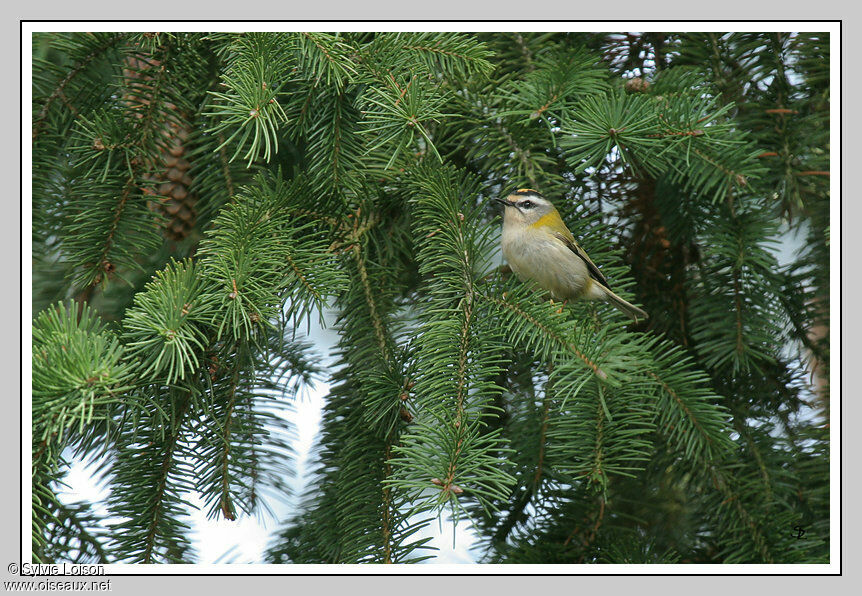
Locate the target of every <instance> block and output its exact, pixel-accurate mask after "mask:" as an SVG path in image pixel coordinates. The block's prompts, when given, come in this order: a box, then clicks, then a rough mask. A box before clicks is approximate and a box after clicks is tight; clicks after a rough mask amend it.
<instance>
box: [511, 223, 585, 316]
mask: <svg viewBox="0 0 862 596" xmlns="http://www.w3.org/2000/svg"><path fill="white" fill-rule="evenodd" d="M501 244H502V248H503V256H504V257H506V261H508V263H509V266H510V267H511V268H512V271H514V272H515V274H517V275H518V277H520V278H521V279H531V280H533V281H535V282H536V283H537V284H539V286H541V287H542V288H543V289H545V290H547V291H549V292H550V293H551V295H552V296H553V297H554V298H556V299H558V300H566V299H573V298H578V297H580V296H581V295H582V294H583V293H584V291H585V290H586V289H587V287H588V285H589V273H588V271H587V266H586V264H585V263H584V262H583V261H582V260H581V259H580V258H579V257H578V256H577V255H575V254H574V253H573V252H572V251H571V250H569V248H568V247H567V246H565V245H564V244H563V243H562V242H561V241H559V240H557V239H556V238H554V237H553V236H551V235H549V234H546V233H545V232H542V231H538V230H534V229H532V228H529V227H526V228H521V229H510V230H506V229H504V230H503V240H502V243H501Z"/></svg>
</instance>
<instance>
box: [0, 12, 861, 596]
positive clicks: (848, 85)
mask: <svg viewBox="0 0 862 596" xmlns="http://www.w3.org/2000/svg"><path fill="white" fill-rule="evenodd" d="M4 4H5V5H4V7H3V9H2V10H3V13H4V14H3V16H4V17H5V18H3V19H2V28H3V35H2V36H0V43H2V44H3V47H4V50H5V51H4V52H3V55H5V56H7V57H12V56H14V57H15V59H14V62H13V60H11V59H10V60H7V61H6V64H7V78H8V79H16V78H17V75H16V73H15V70H16V67H17V65H18V64H20V51H19V49H20V45H19V35H20V29H19V19H29V20H45V19H52V20H54V19H56V20H64V19H131V20H143V19H165V20H167V19H202V18H203V19H207V20H209V19H291V20H297V19H309V20H316V19H331V18H339V19H345V20H349V19H379V20H384V19H420V20H421V19H427V20H432V19H433V20H472V19H476V20H498V19H507V20H508V19H512V20H515V19H549V20H565V19H571V20H588V19H592V20H608V19H620V18H625V19H630V20H633V21H634V20H638V19H698V18H700V19H709V20H728V21H731V20H749V19H758V20H759V19H763V20H792V19H843V20H844V23H843V32H844V35H845V36H848V37H849V36H851V35H854V33H855V32H857V31H858V29H857V28H856V27H854V26H853V25H854V24H858V23H859V21H858V19H855V18H852V19H848V18H847V14H846V13H848V12H850V11H853V14H852V16H853V17H855V16H856V14H855V12H856V10H858V8H850V7H849V3H846V2H844V1H841V0H826V1H823V0H821V1H820V2H818V3H817V4H816V5H812V4H810V3H804V4H803V3H798V5H794V4H791V3H790V2H789V1H788V2H781V3H768V4H766V3H764V4H755V3H752V2H751V1H750V0H747V1H745V0H723V1H722V2H720V3H717V4H716V3H703V4H700V3H698V4H694V3H691V2H683V1H680V0H675V1H673V2H668V1H667V0H661V1H660V2H658V3H657V2H655V1H654V2H646V3H645V2H636V1H634V0H617V1H616V2H614V3H613V5H612V6H610V5H608V4H605V3H583V4H581V3H578V4H575V3H572V2H565V3H564V2H559V3H558V2H557V1H556V0H552V2H551V3H549V4H546V5H540V6H539V7H537V6H536V5H524V4H521V3H516V4H509V5H503V4H502V3H499V2H491V1H489V0H483V1H482V2H477V1H474V2H471V3H469V4H467V3H464V2H463V1H453V0H437V1H435V2H433V3H421V4H406V3H398V4H396V3H395V2H391V1H389V2H377V3H375V4H374V5H373V6H371V7H369V6H368V5H367V3H354V2H350V1H348V0H328V2H326V6H325V7H319V6H315V5H308V4H298V5H297V4H293V3H281V2H279V3H272V4H271V5H267V4H260V3H258V4H255V5H254V7H255V9H257V10H252V11H248V12H247V13H246V14H243V12H244V11H243V7H242V5H227V6H220V5H214V4H213V3H212V2H207V3H204V2H202V1H200V0H195V1H194V2H191V1H189V0H187V1H186V2H183V3H177V2H176V1H175V0H174V1H164V0H148V1H147V2H146V3H144V4H135V3H127V4H123V3H117V2H110V3H109V2H106V1H99V2H92V1H91V2H88V3H87V6H86V7H84V6H81V5H80V4H79V3H70V2H57V1H56V0H42V1H41V2H39V3H38V4H37V5H33V6H32V7H30V8H29V9H27V10H22V9H25V8H26V7H22V6H21V4H17V3H10V4H6V3H4ZM334 5H335V6H334ZM139 7H141V8H143V10H136V9H138V8H139ZM536 8H540V10H538V11H537V10H536ZM846 45H847V44H846V43H844V44H842V50H843V49H845V48H846ZM845 65H846V62H845ZM845 65H843V66H842V81H841V83H842V86H843V88H844V89H845V92H844V93H843V97H844V98H847V99H849V100H851V101H848V102H847V103H848V106H847V107H845V108H843V110H842V112H843V114H842V116H844V115H846V116H847V118H846V119H845V120H842V132H843V131H844V130H847V133H846V134H845V135H844V136H845V137H846V138H847V139H850V140H855V139H858V138H860V137H859V135H858V133H859V132H860V131H859V130H858V128H859V127H858V124H859V119H858V118H857V117H856V111H855V104H856V101H852V100H853V99H854V98H858V97H859V96H860V95H859V91H860V89H859V79H860V77H859V76H858V74H855V73H854V74H851V76H849V77H846V76H844V72H845V70H847V69H846V66H845ZM0 99H2V102H3V104H4V105H3V107H4V108H5V109H4V113H5V114H7V118H8V121H9V122H10V123H11V122H14V121H17V120H19V116H18V114H19V113H20V96H19V97H18V98H16V97H15V96H14V95H13V94H11V93H10V94H5V95H3V96H2V98H0ZM10 128H11V126H10ZM25 130H26V123H25ZM854 133H857V134H854ZM834 142H835V141H833V143H834ZM842 150H843V151H846V154H845V155H844V156H843V158H842V165H845V167H848V171H849V172H853V171H854V169H855V166H854V164H858V163H859V160H858V158H859V157H860V150H859V148H858V145H857V144H856V143H848V142H844V143H842ZM3 151H4V153H6V154H7V155H5V156H4V157H5V159H3V160H0V164H3V169H4V171H5V176H4V179H5V180H7V185H8V186H9V187H11V188H15V187H16V186H17V184H15V182H13V181H17V180H20V177H19V172H20V169H19V168H18V167H17V166H19V165H20V153H19V145H18V143H17V142H12V143H6V144H5V145H4V148H3ZM16 156H17V157H16ZM10 164H16V167H15V169H14V170H13V168H12V166H11V165H10ZM845 179H849V176H845ZM846 186H847V188H848V189H854V188H855V186H856V185H855V184H853V185H846ZM18 196H19V197H20V194H19V195H18ZM836 200H837V199H836ZM6 203H7V206H6V208H5V210H4V217H3V218H2V220H0V221H2V223H0V225H2V232H0V242H2V247H3V249H5V250H4V251H3V254H7V255H19V254H20V252H21V250H22V249H25V250H26V248H25V246H23V245H22V244H21V242H22V240H25V239H26V235H22V230H21V229H20V223H19V222H20V207H21V206H20V198H18V199H17V200H16V198H15V195H12V197H11V198H10V199H7V201H6ZM842 203H843V205H842V222H843V221H851V222H854V221H859V220H860V217H862V203H860V201H854V200H850V201H842ZM833 224H834V225H835V226H838V225H840V223H839V222H833ZM843 228H844V226H842V231H843ZM856 241H857V240H856V238H854V237H844V238H843V242H842V247H841V248H842V253H843V254H855V253H854V251H853V250H852V247H853V244H855V242H856ZM851 243H852V244H851ZM845 248H850V250H846V251H845ZM848 263H852V264H855V262H854V261H850V260H849V259H848ZM848 269H849V267H848ZM843 273H844V268H843V267H842V288H841V290H842V297H843V296H844V295H846V294H850V295H853V296H855V295H856V293H857V291H858V290H860V282H859V278H856V277H855V275H852V273H854V271H853V270H849V271H848V273H849V274H848V275H843ZM16 277H18V276H16V275H15V274H14V273H10V275H9V276H8V277H7V279H12V280H14V279H15V278H16ZM20 283H29V280H21V282H20ZM7 286H9V288H8V289H7V290H6V291H5V292H2V293H0V301H2V304H3V307H4V308H3V311H4V312H7V313H9V312H12V313H14V312H16V311H17V312H18V313H19V317H18V318H19V323H20V325H21V327H19V329H20V330H22V332H23V331H26V330H27V329H28V328H29V321H23V320H21V316H20V294H18V293H17V292H16V291H15V290H16V289H17V288H16V287H15V284H14V283H7ZM842 310H844V312H846V313H851V316H848V317H847V319H846V320H842V321H841V322H842V325H841V328H842V331H843V332H844V333H847V334H848V335H849V336H850V337H855V336H856V333H854V332H855V331H858V330H859V327H860V324H859V323H860V318H859V315H858V312H854V311H853V310H851V309H842ZM833 319H835V315H833ZM851 330H852V331H851ZM842 344H843V346H842V347H843V348H844V349H847V350H850V356H859V355H862V348H859V347H858V346H857V344H856V342H848V341H842ZM2 346H3V347H2V350H3V355H4V356H5V357H4V358H0V367H2V372H3V377H2V378H6V379H9V380H11V381H12V382H10V383H8V384H7V387H9V388H10V389H12V390H11V391H8V393H9V395H8V397H7V400H8V402H9V403H10V404H11V407H9V410H8V411H7V415H5V416H3V417H2V421H0V424H2V427H0V441H2V443H0V447H2V453H5V454H6V457H4V458H2V461H3V469H2V473H3V475H4V477H6V478H7V479H10V480H13V481H14V482H12V483H11V484H13V485H15V486H20V482H21V472H24V473H26V472H27V471H26V470H23V471H19V464H18V461H19V459H18V454H19V451H20V438H19V437H20V431H19V419H20V407H19V397H20V395H21V392H20V389H21V379H20V359H21V357H22V355H21V353H20V343H19V342H16V341H15V340H13V339H8V340H7V341H6V342H4V343H3V344H2ZM16 348H17V349H16ZM24 356H29V355H24ZM846 359H848V358H847V357H844V358H842V359H841V360H842V364H843V361H845V360H846ZM853 360H854V361H855V358H853ZM26 385H27V383H25V386H26ZM849 386H851V385H850V384H848V387H849ZM852 386H853V387H854V388H855V386H856V383H853V385H852ZM842 389H843V387H842ZM847 393H848V395H851V396H854V395H855V394H856V391H848V392H847ZM842 405H843V408H846V410H845V411H844V412H843V419H844V420H855V418H856V416H855V414H857V413H858V412H859V409H860V401H859V400H858V399H842ZM842 426H843V431H844V432H845V433H846V434H847V436H846V437H845V438H844V439H843V441H842V443H843V444H842V448H843V453H845V454H847V455H845V460H847V461H855V460H850V457H849V454H851V453H853V454H855V453H857V452H858V448H859V433H851V432H849V431H850V428H851V427H850V425H849V424H843V425H842ZM842 467H846V466H842ZM856 469H857V468H856V467H855V466H854V467H853V468H851V470H850V471H851V472H854V471H856ZM24 477H25V478H26V477H27V476H26V475H25V476H24ZM845 483H846V484H845ZM859 484H860V480H859V475H858V474H853V473H851V474H846V475H845V474H842V485H841V486H842V488H843V487H844V486H845V485H846V487H847V489H848V490H846V491H844V492H846V493H847V494H848V495H858V494H860V490H859V489H860V487H859ZM0 499H2V509H0V510H2V511H4V512H5V516H4V518H5V521H4V524H3V526H4V530H3V532H2V540H0V553H2V558H0V561H2V563H3V566H2V576H3V580H7V579H12V578H11V577H10V576H9V575H8V573H7V572H6V565H7V564H8V563H9V562H13V561H18V556H19V553H18V528H19V527H20V523H19V520H18V513H17V512H18V511H20V506H19V505H20V494H16V492H15V491H9V490H6V491H3V492H2V494H0ZM842 513H843V512H842ZM848 513H853V512H852V511H848ZM849 517H850V516H849V515H848V516H846V517H843V518H842V521H843V522H844V523H843V526H844V528H843V531H842V536H843V540H842V543H843V544H842V548H843V549H846V552H843V553H842V559H843V562H855V561H859V560H860V557H859V556H858V555H859V541H858V539H857V538H856V537H857V536H859V535H860V534H859V533H858V531H857V530H859V516H858V515H855V516H854V518H853V519H852V520H851V519H849ZM851 524H852V526H851ZM854 555H856V556H854ZM857 569H858V565H847V568H846V569H843V572H844V576H843V577H841V578H823V580H822V581H825V582H828V584H829V586H828V588H827V589H829V591H830V592H832V593H837V594H844V593H850V590H849V587H850V585H851V584H850V582H849V581H848V576H849V577H851V578H852V577H854V576H856V577H858V576H859V573H858V571H857ZM241 571H242V570H241V568H238V569H237V572H241ZM375 571H376V570H375ZM381 571H384V570H383V569H381ZM609 571H610V570H609ZM820 579H821V578H819V577H786V576H785V577H764V576H761V577H740V576H736V577H715V576H713V577H710V578H709V579H706V578H701V577H697V576H688V577H680V576H677V577H674V578H666V577H662V576H656V577H625V576H615V577H606V576H590V577H586V576H581V577H547V576H544V577H542V576H533V577H500V576H493V577H482V576H472V577H451V576H449V577H447V576H440V577H433V578H431V577H429V578H426V579H420V578H415V577H385V578H383V577H339V576H327V577H308V576H295V577H280V576H276V577H260V576H258V577H215V576H197V577H189V576H186V577H168V576H159V577H152V576H148V577H134V578H132V577H115V578H113V581H112V590H113V591H114V592H116V593H121V594H138V593H140V594H152V593H153V591H154V589H163V588H164V586H165V585H170V592H172V593H190V592H192V591H193V590H200V589H201V587H203V588H204V589H207V588H209V587H211V586H212V587H215V586H218V587H219V588H221V589H224V591H225V592H233V591H237V590H238V589H242V588H245V589H248V587H249V586H254V588H255V589H258V590H259V589H261V588H263V589H264V590H266V589H267V588H273V589H280V590H284V589H285V588H286V589H287V590H289V591H290V592H293V593H300V594H301V593H303V592H310V591H311V590H309V589H310V588H312V587H313V589H314V591H315V592H316V593H320V592H321V588H323V590H324V592H328V591H329V589H333V591H334V590H339V591H340V590H343V589H344V588H347V589H348V590H351V591H353V590H356V591H359V592H360V593H364V592H366V590H367V591H372V590H373V591H378V590H379V589H380V588H381V587H383V586H379V585H378V584H382V583H385V588H386V589H387V591H389V590H393V591H394V592H395V593H405V592H406V593H416V592H417V589H418V592H419V593H425V592H429V593H430V592H432V591H433V592H434V593H440V592H443V593H449V594H459V593H460V594H470V593H477V592H479V591H480V590H481V591H482V592H488V591H489V590H490V591H493V592H495V593H516V592H518V593H524V592H527V591H528V590H535V589H536V587H540V589H542V590H543V591H544V590H548V591H549V592H551V593H570V592H575V591H578V592H585V591H589V592H593V593H600V592H607V591H611V592H616V591H617V590H620V591H626V592H634V593H638V592H644V591H647V590H648V591H650V592H652V591H653V590H655V591H656V592H658V591H661V592H662V593H667V592H668V589H667V588H668V586H669V584H671V583H672V584H673V590H671V592H683V591H685V592H688V593H692V592H694V593H698V594H704V593H707V594H712V593H716V594H722V595H724V594H726V593H727V591H728V590H732V589H734V587H736V586H737V585H738V584H741V583H744V584H745V585H746V587H748V588H749V589H746V590H745V593H748V592H749V590H750V591H751V592H754V591H755V590H756V591H758V592H759V591H761V590H769V591H778V592H780V593H782V594H797V593H799V594H802V593H806V594H810V593H811V591H812V589H815V590H816V589H818V584H819V583H820ZM815 582H817V583H815ZM835 582H839V584H840V585H836V584H835ZM501 588H502V589H501ZM221 589H219V591H220V592H221Z"/></svg>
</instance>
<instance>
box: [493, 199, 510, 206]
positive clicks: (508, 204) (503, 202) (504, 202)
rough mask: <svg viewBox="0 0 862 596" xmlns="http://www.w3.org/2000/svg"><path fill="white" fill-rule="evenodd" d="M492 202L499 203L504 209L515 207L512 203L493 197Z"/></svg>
mask: <svg viewBox="0 0 862 596" xmlns="http://www.w3.org/2000/svg"><path fill="white" fill-rule="evenodd" d="M493 200H495V201H497V202H498V203H500V204H501V205H503V206H504V207H514V206H515V203H513V202H512V201H509V200H506V199H498V198H497V197H494V199H493Z"/></svg>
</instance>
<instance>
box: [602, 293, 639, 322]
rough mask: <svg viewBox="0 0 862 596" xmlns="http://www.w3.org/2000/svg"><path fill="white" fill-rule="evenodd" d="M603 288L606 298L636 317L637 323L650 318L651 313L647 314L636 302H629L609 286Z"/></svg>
mask: <svg viewBox="0 0 862 596" xmlns="http://www.w3.org/2000/svg"><path fill="white" fill-rule="evenodd" d="M602 289H603V290H604V291H605V299H606V300H607V301H608V302H610V303H611V304H613V305H614V306H616V307H617V308H618V309H620V310H621V311H623V312H624V313H625V314H627V315H628V316H630V317H631V318H632V319H634V321H635V323H637V322H638V320H641V321H643V320H646V319H648V318H649V315H648V314H646V312H644V311H642V310H641V309H639V308H638V307H637V306H635V305H634V304H629V303H628V302H626V301H625V300H623V299H622V298H620V297H619V296H617V295H616V294H614V293H613V292H611V291H610V290H609V289H607V288H602Z"/></svg>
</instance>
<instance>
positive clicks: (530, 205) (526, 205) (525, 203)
mask: <svg viewBox="0 0 862 596" xmlns="http://www.w3.org/2000/svg"><path fill="white" fill-rule="evenodd" d="M521 207H523V208H524V209H532V208H533V201H521Z"/></svg>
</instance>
